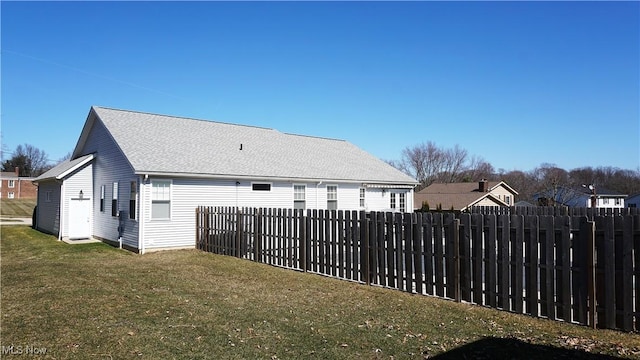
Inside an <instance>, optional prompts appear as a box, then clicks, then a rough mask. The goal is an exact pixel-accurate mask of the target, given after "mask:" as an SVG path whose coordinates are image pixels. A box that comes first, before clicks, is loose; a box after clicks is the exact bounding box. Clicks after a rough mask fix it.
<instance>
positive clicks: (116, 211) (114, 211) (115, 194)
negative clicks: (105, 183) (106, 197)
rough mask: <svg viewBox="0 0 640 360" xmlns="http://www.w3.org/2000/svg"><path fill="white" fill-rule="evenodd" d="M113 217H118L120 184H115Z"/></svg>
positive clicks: (112, 200)
mask: <svg viewBox="0 0 640 360" xmlns="http://www.w3.org/2000/svg"><path fill="white" fill-rule="evenodd" d="M111 216H118V183H117V182H114V183H113V194H112V196H111Z"/></svg>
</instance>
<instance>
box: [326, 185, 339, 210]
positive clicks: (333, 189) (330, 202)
mask: <svg viewBox="0 0 640 360" xmlns="http://www.w3.org/2000/svg"><path fill="white" fill-rule="evenodd" d="M327 209H328V210H338V187H337V186H336V185H327Z"/></svg>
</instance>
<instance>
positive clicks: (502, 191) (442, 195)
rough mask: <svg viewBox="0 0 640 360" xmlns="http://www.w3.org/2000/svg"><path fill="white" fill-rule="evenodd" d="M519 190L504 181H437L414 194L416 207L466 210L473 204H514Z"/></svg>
mask: <svg viewBox="0 0 640 360" xmlns="http://www.w3.org/2000/svg"><path fill="white" fill-rule="evenodd" d="M517 195H518V192H517V191H515V190H514V189H513V188H511V187H510V186H509V185H507V184H506V183H505V182H504V181H500V182H492V181H487V180H481V181H479V182H466V183H435V184H431V185H429V186H427V187H426V188H424V189H423V190H421V191H419V192H417V193H415V194H414V205H415V209H420V208H422V207H423V205H425V206H428V207H429V209H430V210H436V209H441V210H451V209H453V210H455V211H465V210H468V209H470V208H471V207H473V206H513V204H514V203H515V197H516V196H517Z"/></svg>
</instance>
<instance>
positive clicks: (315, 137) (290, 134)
mask: <svg viewBox="0 0 640 360" xmlns="http://www.w3.org/2000/svg"><path fill="white" fill-rule="evenodd" d="M276 131H277V130H276ZM283 134H285V135H289V136H302V137H307V138H314V139H323V140H334V141H344V142H347V140H344V139H338V138H330V137H326V136H314V135H304V134H293V133H283Z"/></svg>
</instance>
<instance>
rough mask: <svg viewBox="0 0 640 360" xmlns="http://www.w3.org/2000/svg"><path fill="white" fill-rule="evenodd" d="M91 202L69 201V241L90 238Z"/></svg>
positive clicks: (84, 199)
mask: <svg viewBox="0 0 640 360" xmlns="http://www.w3.org/2000/svg"><path fill="white" fill-rule="evenodd" d="M90 221H91V200H89V199H87V198H83V199H71V201H70V202H69V239H87V238H89V237H90V236H91V222H90Z"/></svg>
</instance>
